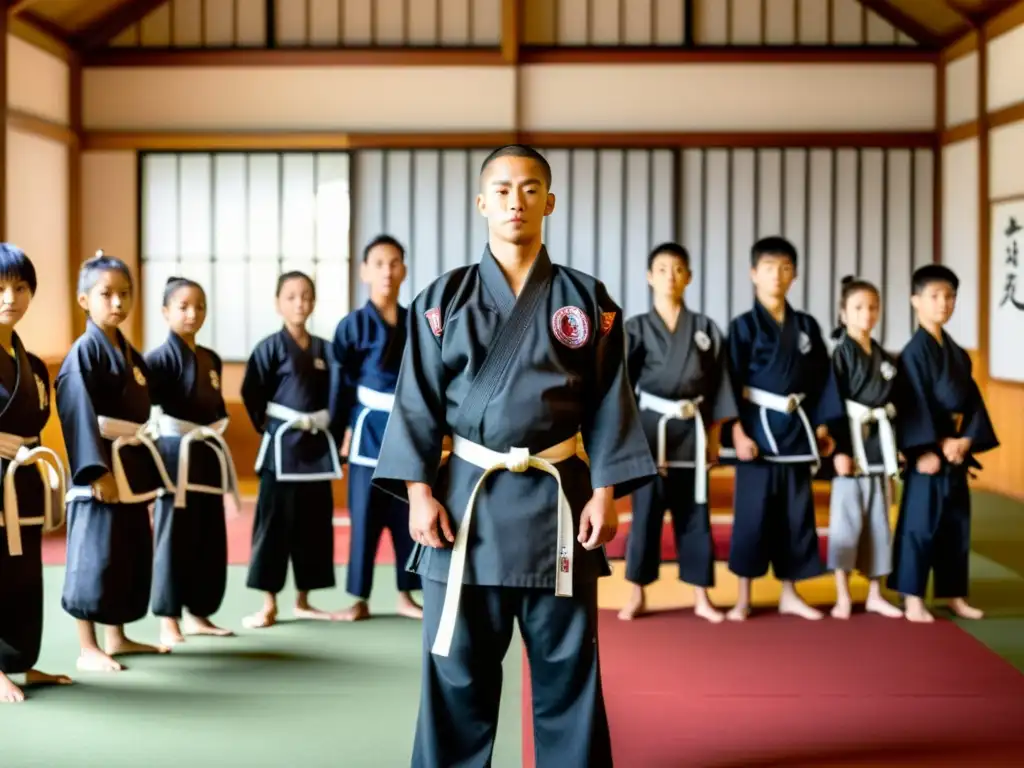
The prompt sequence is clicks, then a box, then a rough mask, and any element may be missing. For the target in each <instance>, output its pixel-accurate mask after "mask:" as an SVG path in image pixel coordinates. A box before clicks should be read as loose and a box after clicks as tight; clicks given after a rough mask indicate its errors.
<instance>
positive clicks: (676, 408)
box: [639, 390, 708, 504]
mask: <svg viewBox="0 0 1024 768" xmlns="http://www.w3.org/2000/svg"><path fill="white" fill-rule="evenodd" d="M703 401H704V398H703V397H695V398H694V399H692V400H666V399H665V398H663V397H657V396H655V395H652V394H650V393H649V392H644V391H643V390H640V406H639V407H640V410H642V411H654V412H655V413H660V414H661V418H660V419H658V457H657V458H658V468H659V469H661V468H663V467H669V466H677V467H693V468H694V469H695V470H696V473H695V477H694V482H693V497H694V501H696V502H697V503H698V504H706V503H707V500H708V476H707V472H708V456H707V440H708V436H707V432H706V431H705V427H704V417H703V416H702V415H701V412H700V404H701V403H702V402H703ZM673 420H678V421H690V420H693V421H694V422H695V424H694V429H695V430H696V433H697V447H696V455H695V456H694V461H692V462H690V461H680V462H672V463H671V464H670V463H669V462H668V461H666V458H665V454H666V445H665V442H666V438H665V430H666V428H667V427H668V423H669V422H670V421H673Z"/></svg>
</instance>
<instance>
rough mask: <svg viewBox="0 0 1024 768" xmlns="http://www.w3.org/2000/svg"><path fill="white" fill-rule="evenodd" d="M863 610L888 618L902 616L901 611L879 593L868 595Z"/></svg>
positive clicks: (899, 617)
mask: <svg viewBox="0 0 1024 768" xmlns="http://www.w3.org/2000/svg"><path fill="white" fill-rule="evenodd" d="M864 610H865V611H867V612H868V613H877V614H878V615H879V616H885V617H887V618H890V619H902V618H903V611H901V610H900V609H899V608H898V607H896V606H895V605H893V604H892V603H890V602H889V601H888V600H886V599H885V598H884V597H882V596H881V595H878V596H875V595H868V599H867V601H866V602H865V603H864Z"/></svg>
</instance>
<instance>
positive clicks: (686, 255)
mask: <svg viewBox="0 0 1024 768" xmlns="http://www.w3.org/2000/svg"><path fill="white" fill-rule="evenodd" d="M659 256H673V257H675V258H677V259H682V262H683V264H685V265H686V268H687V269H689V268H690V252H689V251H687V250H686V249H685V248H684V247H683V246H681V245H680V244H679V243H662V244H661V245H657V246H655V247H654V250H652V251H651V253H650V255H648V257H647V271H648V272H650V271H651V268H652V267H653V266H654V260H655V259H656V258H658V257H659Z"/></svg>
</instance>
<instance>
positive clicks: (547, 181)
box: [480, 144, 551, 189]
mask: <svg viewBox="0 0 1024 768" xmlns="http://www.w3.org/2000/svg"><path fill="white" fill-rule="evenodd" d="M500 157H526V158H529V159H530V160H533V161H535V162H537V163H538V164H539V165H540V167H541V169H542V170H543V172H544V174H543V175H544V185H545V186H546V187H547V188H548V189H551V166H550V165H549V164H548V161H547V160H546V159H544V155H542V154H541V153H540V152H538V151H537V150H536V149H534V148H533V147H528V146H526V145H525V144H506V145H505V146H504V147H498V148H497V149H496V150H494V151H493V152H491V154H489V155H488V156H487V157H485V158H484V161H483V162H482V163H481V164H480V179H481V180H482V179H483V177H484V172H485V171H486V170H487V166H489V165H490V164H491V163H493V162H494V161H495V160H497V159H498V158H500Z"/></svg>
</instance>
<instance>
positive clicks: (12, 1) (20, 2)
mask: <svg viewBox="0 0 1024 768" xmlns="http://www.w3.org/2000/svg"><path fill="white" fill-rule="evenodd" d="M38 2H39V0H7V14H8V15H9V16H17V15H18V14H19V13H22V12H24V11H27V10H28V9H29V6H32V5H35V4H36V3H38Z"/></svg>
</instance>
